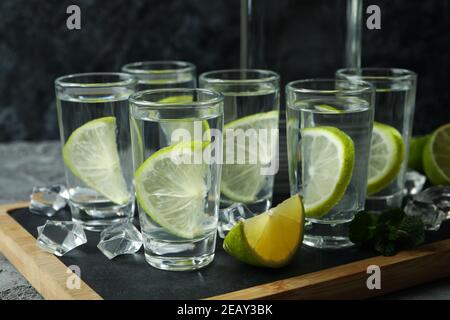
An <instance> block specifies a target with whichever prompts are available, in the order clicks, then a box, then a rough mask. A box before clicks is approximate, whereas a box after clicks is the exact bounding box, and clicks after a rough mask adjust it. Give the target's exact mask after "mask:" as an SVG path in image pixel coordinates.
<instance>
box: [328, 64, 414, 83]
mask: <svg viewBox="0 0 450 320" xmlns="http://www.w3.org/2000/svg"><path fill="white" fill-rule="evenodd" d="M358 71H359V72H362V73H364V72H368V73H369V74H367V75H364V74H363V75H360V74H358ZM377 73H380V74H379V75H378V74H377ZM336 75H337V76H341V77H345V78H347V79H352V78H357V79H361V80H365V81H371V80H373V81H404V80H414V79H416V78H417V73H415V72H414V71H412V70H409V69H404V68H385V67H365V68H342V69H339V70H337V71H336Z"/></svg>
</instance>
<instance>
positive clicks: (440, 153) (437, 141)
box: [423, 124, 450, 185]
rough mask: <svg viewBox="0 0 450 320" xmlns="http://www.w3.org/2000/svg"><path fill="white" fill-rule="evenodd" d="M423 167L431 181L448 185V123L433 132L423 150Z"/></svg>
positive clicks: (449, 137)
mask: <svg viewBox="0 0 450 320" xmlns="http://www.w3.org/2000/svg"><path fill="white" fill-rule="evenodd" d="M423 167H424V169H425V173H426V175H427V177H428V179H430V181H431V183H433V184H435V185H438V184H441V185H450V124H446V125H444V126H442V127H440V128H438V129H437V130H436V131H434V132H433V134H432V136H431V138H430V139H429V140H428V142H427V144H426V146H425V149H424V151H423Z"/></svg>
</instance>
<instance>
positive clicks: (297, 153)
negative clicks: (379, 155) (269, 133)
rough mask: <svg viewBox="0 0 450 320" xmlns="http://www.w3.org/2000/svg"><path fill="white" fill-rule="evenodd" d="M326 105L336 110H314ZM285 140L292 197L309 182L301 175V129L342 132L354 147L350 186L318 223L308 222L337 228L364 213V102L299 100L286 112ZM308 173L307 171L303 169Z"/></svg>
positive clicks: (367, 123)
mask: <svg viewBox="0 0 450 320" xmlns="http://www.w3.org/2000/svg"><path fill="white" fill-rule="evenodd" d="M324 104H325V105H328V106H330V107H332V108H335V109H337V110H339V112H335V111H318V110H317V109H316V106H318V105H324ZM287 112H288V122H287V139H288V145H289V148H288V150H289V152H288V155H289V175H290V179H289V180H290V184H291V193H292V194H295V193H298V192H300V193H302V191H303V186H304V185H305V183H308V181H304V180H305V175H303V174H302V170H303V168H302V147H301V133H300V129H301V128H310V127H319V126H332V127H336V128H338V129H340V130H342V131H343V132H345V133H346V134H347V135H348V136H349V137H350V138H351V139H352V140H353V143H354V147H355V164H354V167H353V174H352V179H351V181H350V184H349V185H348V186H347V189H346V191H345V194H344V196H343V197H342V199H341V200H340V201H339V202H338V203H337V204H336V205H335V206H334V207H333V208H332V209H331V210H330V211H329V212H328V213H327V214H326V215H325V216H323V217H321V218H320V219H310V218H308V220H309V221H313V222H318V223H328V224H338V223H344V222H347V221H350V220H352V219H353V217H354V215H355V213H356V212H358V211H361V210H363V209H364V202H365V196H366V192H365V190H366V188H367V168H368V160H369V153H370V139H371V134H372V131H371V122H372V121H373V114H372V110H371V109H370V108H369V106H368V104H367V102H365V101H363V100H359V99H355V98H330V99H328V100H326V99H320V100H318V99H311V100H302V101H301V103H299V104H298V105H296V106H295V107H294V108H288V109H287ZM305 170H307V169H305Z"/></svg>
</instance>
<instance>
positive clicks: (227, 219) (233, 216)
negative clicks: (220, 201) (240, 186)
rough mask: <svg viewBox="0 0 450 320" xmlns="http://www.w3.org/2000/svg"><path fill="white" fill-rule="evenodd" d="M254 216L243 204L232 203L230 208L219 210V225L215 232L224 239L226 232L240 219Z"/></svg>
mask: <svg viewBox="0 0 450 320" xmlns="http://www.w3.org/2000/svg"><path fill="white" fill-rule="evenodd" d="M255 215H256V214H255V213H254V212H252V211H251V210H250V209H249V208H248V207H247V206H246V205H245V204H243V203H233V204H232V205H231V206H229V207H227V208H224V209H221V210H219V224H218V227H217V231H218V232H219V236H220V237H221V238H222V239H224V238H225V237H226V235H227V234H228V232H230V230H231V229H232V228H233V227H234V226H235V225H236V224H237V223H238V222H239V221H240V220H242V219H248V218H251V217H254V216H255Z"/></svg>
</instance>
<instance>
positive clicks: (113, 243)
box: [97, 222, 142, 260]
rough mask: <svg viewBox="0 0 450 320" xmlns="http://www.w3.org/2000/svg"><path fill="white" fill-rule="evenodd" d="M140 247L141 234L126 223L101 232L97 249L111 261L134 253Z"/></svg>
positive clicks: (129, 223)
mask: <svg viewBox="0 0 450 320" xmlns="http://www.w3.org/2000/svg"><path fill="white" fill-rule="evenodd" d="M141 246H142V235H141V233H140V232H139V230H138V229H137V228H136V227H135V226H134V225H133V224H132V223H131V222H126V223H120V224H115V225H113V226H111V227H108V228H106V229H105V230H103V231H102V232H101V234H100V242H99V243H98V245H97V248H98V249H99V250H100V251H101V252H102V253H103V254H104V255H105V256H106V257H107V258H108V259H110V260H111V259H113V258H115V257H117V256H119V255H122V254H132V253H136V252H138V251H139V249H140V248H141Z"/></svg>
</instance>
